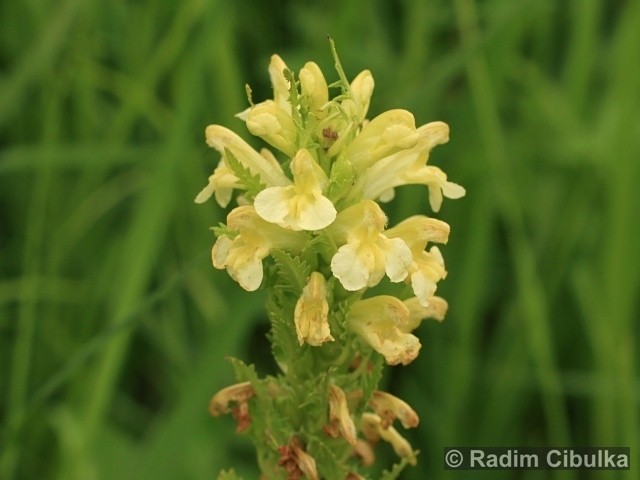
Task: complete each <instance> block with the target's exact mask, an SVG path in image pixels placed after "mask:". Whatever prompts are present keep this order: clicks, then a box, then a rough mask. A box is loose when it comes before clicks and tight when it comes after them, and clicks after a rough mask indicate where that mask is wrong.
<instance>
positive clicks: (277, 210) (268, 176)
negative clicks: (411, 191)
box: [196, 42, 465, 480]
mask: <svg viewBox="0 0 640 480" xmlns="http://www.w3.org/2000/svg"><path fill="white" fill-rule="evenodd" d="M331 47H332V52H333V56H334V59H335V67H336V71H337V74H338V80H337V81H336V82H335V83H333V84H331V85H327V82H326V80H325V77H324V75H323V73H322V71H321V70H320V68H319V67H318V65H316V64H315V63H313V62H308V63H306V64H305V65H304V67H303V68H302V69H301V70H300V71H299V72H298V75H297V76H296V75H295V74H294V72H292V71H291V70H289V69H288V68H287V66H286V65H285V63H284V62H283V61H282V59H281V58H280V57H279V56H277V55H274V56H272V57H271V62H270V64H269V75H270V77H271V83H272V85H273V99H270V100H266V101H264V102H261V103H253V101H252V99H251V91H250V89H249V88H247V92H248V96H249V103H250V107H249V108H248V109H247V110H245V111H244V112H242V113H240V114H238V117H239V118H240V119H242V120H243V121H244V122H245V123H246V126H247V128H248V130H249V132H251V134H253V135H255V136H258V137H260V138H261V139H263V140H264V141H265V142H266V143H268V144H269V145H270V146H271V147H273V149H275V151H276V154H274V153H273V151H272V150H269V149H267V148H264V149H262V150H261V151H260V152H258V151H256V150H254V149H253V148H252V147H251V146H249V145H248V144H247V143H246V142H245V141H244V140H242V139H241V138H240V137H239V136H238V135H236V134H235V133H234V132H232V131H231V130H229V129H227V128H225V127H222V126H220V125H210V126H209V127H207V129H206V140H207V143H208V145H210V146H211V147H213V148H215V149H216V150H217V151H218V152H219V153H220V155H221V158H220V160H219V163H218V166H217V168H216V169H215V170H214V171H213V174H212V175H211V176H210V177H209V183H208V185H207V186H206V187H205V188H204V189H203V190H202V191H201V192H200V194H199V195H198V196H197V198H196V202H197V203H202V202H205V201H206V200H208V199H209V198H210V197H211V196H212V195H213V196H214V197H215V200H216V201H217V202H218V204H219V205H220V206H221V207H227V206H228V205H229V203H230V202H231V200H232V198H233V197H234V194H237V197H236V201H237V204H238V206H237V207H236V208H234V209H233V210H231V212H230V213H229V215H228V216H227V223H226V225H225V224H221V225H220V226H219V227H215V228H213V230H214V232H215V234H216V236H217V240H216V242H215V245H214V246H213V250H212V260H213V266H214V267H216V268H218V269H226V270H227V272H228V273H229V275H230V276H231V277H232V278H233V279H234V280H235V281H237V282H238V284H239V285H240V286H241V287H242V288H244V289H245V290H248V291H254V290H257V289H258V288H264V289H265V290H266V291H267V294H268V300H267V310H268V314H269V318H270V321H271V331H270V334H269V339H270V341H271V344H272V351H273V355H274V357H275V359H276V362H277V364H278V366H279V368H280V373H279V374H278V375H277V376H267V377H266V378H259V377H258V375H257V374H256V372H255V369H254V368H253V366H248V365H245V364H244V363H242V362H241V361H240V360H232V362H233V364H234V366H235V370H236V376H237V379H238V382H239V383H237V384H235V385H231V386H229V387H227V388H225V389H223V390H221V391H220V392H218V393H217V394H216V395H215V396H214V397H213V398H212V400H211V403H210V405H209V410H210V412H211V413H212V414H213V415H214V416H217V415H220V414H224V413H231V414H232V415H233V416H234V418H235V419H236V420H237V422H238V431H239V432H243V433H244V434H245V435H247V436H248V437H250V438H251V440H252V441H253V442H254V444H255V446H256V449H257V458H258V463H259V466H260V469H261V472H262V478H265V479H289V480H294V479H301V478H308V479H321V478H322V479H328V480H339V479H360V478H365V477H364V476H363V475H365V472H366V471H367V466H369V465H371V464H372V463H373V462H374V460H375V456H374V446H375V444H376V443H377V442H379V441H385V442H389V443H390V444H391V446H392V447H393V449H394V450H395V452H396V453H397V455H398V457H399V461H398V463H397V464H396V465H395V466H394V467H393V468H392V469H391V470H389V471H387V472H385V473H384V477H383V478H385V479H393V478H396V477H397V476H398V475H399V473H400V471H401V470H402V469H403V468H404V467H405V466H406V465H407V464H413V465H415V464H416V461H417V460H416V455H417V452H416V451H415V450H414V449H413V448H412V447H411V445H409V443H408V442H407V441H406V440H405V439H404V438H403V437H402V435H401V434H400V433H399V432H398V430H396V427H395V425H396V423H399V424H400V425H402V427H403V428H412V427H416V426H417V425H418V422H419V419H418V416H417V414H416V413H415V411H414V410H413V409H412V408H411V407H410V406H409V405H408V404H407V403H405V402H404V401H403V400H401V399H399V398H397V397H395V396H393V395H391V394H389V393H385V392H382V391H379V390H378V389H377V386H378V382H379V380H380V377H381V372H382V368H383V366H384V364H385V363H386V364H388V365H407V364H409V363H410V362H412V361H413V360H414V359H415V358H416V357H417V356H418V352H419V351H420V346H421V345H420V341H419V339H418V338H417V337H416V336H415V335H413V334H412V333H411V332H412V331H414V329H415V328H416V327H418V325H419V324H420V322H421V321H422V320H423V319H426V318H434V319H436V320H442V319H443V318H444V315H445V313H446V311H447V302H446V301H445V300H444V299H442V298H440V297H438V296H435V295H434V292H435V291H436V286H437V283H438V282H439V281H440V280H442V279H443V278H444V277H445V276H446V273H447V272H446V270H445V266H444V261H443V258H442V255H441V253H440V250H439V249H438V247H436V246H431V245H430V244H433V243H440V244H442V243H446V242H447V239H448V236H449V225H447V224H446V223H444V222H442V221H441V220H437V219H435V218H431V217H427V216H424V215H417V216H413V217H410V218H407V219H405V220H403V221H401V222H400V223H398V224H397V225H394V226H392V227H389V226H388V225H387V216H386V215H385V213H384V211H383V209H382V208H381V206H380V203H385V202H388V201H390V200H391V199H392V198H393V196H394V189H395V188H397V187H401V186H403V185H407V184H422V185H425V186H426V187H427V188H428V192H429V203H430V205H431V209H432V210H433V211H434V212H437V211H438V210H439V209H440V205H441V203H442V199H443V197H448V198H459V197H462V196H463V195H464V193H465V191H464V189H463V188H462V187H461V186H459V185H456V184H455V183H452V182H449V181H448V180H447V176H446V175H445V174H444V172H443V171H442V170H440V169H439V168H438V167H435V166H431V165H428V164H427V160H428V159H429V152H430V151H431V149H432V148H433V147H435V146H436V145H440V144H443V143H446V142H447V141H448V140H449V127H448V126H447V125H446V124H445V123H442V122H431V123H427V124H426V125H423V126H421V127H418V128H416V126H415V120H414V117H413V115H412V114H411V113H410V112H408V111H406V110H389V111H387V112H384V113H382V114H380V115H378V116H377V117H375V118H373V119H371V120H367V111H368V109H369V102H370V99H371V95H372V93H373V89H374V81H373V77H372V75H371V72H369V71H368V70H365V71H363V72H361V73H360V74H359V75H358V76H356V78H355V79H353V80H352V81H351V82H349V81H348V80H347V78H346V76H345V74H344V71H343V69H342V67H341V65H340V62H339V60H338V57H337V54H336V51H335V47H334V45H333V42H331ZM330 90H331V91H335V92H336V93H337V95H336V96H334V97H333V98H331V99H330V98H329V92H330ZM427 247H428V248H427ZM385 277H386V279H385ZM381 281H389V282H393V283H401V282H404V283H405V284H407V285H408V286H410V288H406V289H404V290H406V291H412V292H413V296H411V297H410V298H404V299H400V298H398V297H396V296H391V295H378V296H371V295H367V290H368V289H369V288H370V287H374V286H376V285H377V284H378V283H379V282H381ZM399 290H401V289H399ZM219 478H221V479H234V478H237V477H236V476H235V474H234V473H233V472H226V473H225V472H223V473H221V474H220V477H219Z"/></svg>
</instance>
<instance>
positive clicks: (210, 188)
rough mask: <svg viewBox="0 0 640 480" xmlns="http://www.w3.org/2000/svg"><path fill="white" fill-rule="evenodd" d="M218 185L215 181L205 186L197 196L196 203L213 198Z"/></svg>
mask: <svg viewBox="0 0 640 480" xmlns="http://www.w3.org/2000/svg"><path fill="white" fill-rule="evenodd" d="M215 189H216V186H215V184H213V183H209V184H208V185H207V186H206V187H204V188H203V189H202V190H201V191H200V193H198V195H197V196H196V199H195V200H194V202H196V203H204V202H206V201H207V200H209V199H210V198H211V195H213V192H214V191H215Z"/></svg>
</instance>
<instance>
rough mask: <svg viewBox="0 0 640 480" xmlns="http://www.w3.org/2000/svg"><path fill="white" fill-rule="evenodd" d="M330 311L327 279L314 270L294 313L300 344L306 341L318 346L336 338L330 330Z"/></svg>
mask: <svg viewBox="0 0 640 480" xmlns="http://www.w3.org/2000/svg"><path fill="white" fill-rule="evenodd" d="M328 312H329V304H328V303H327V289H326V280H325V278H324V276H323V275H322V274H321V273H319V272H313V273H312V274H311V276H310V277H309V281H308V282H307V284H306V285H305V287H304V288H303V289H302V296H301V297H300V298H299V299H298V302H297V303H296V308H295V313H294V321H295V325H296V333H297V335H298V342H299V343H300V345H302V344H303V343H305V342H306V343H308V344H309V345H313V346H314V347H318V346H320V345H322V344H323V343H324V342H329V341H331V342H332V341H334V340H335V339H334V338H333V337H332V336H331V333H330V331H329V320H328V317H327V315H328Z"/></svg>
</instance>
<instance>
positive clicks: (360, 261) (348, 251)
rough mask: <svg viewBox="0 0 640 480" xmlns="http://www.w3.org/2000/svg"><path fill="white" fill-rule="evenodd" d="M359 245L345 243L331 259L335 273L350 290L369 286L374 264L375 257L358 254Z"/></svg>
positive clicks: (332, 269)
mask: <svg viewBox="0 0 640 480" xmlns="http://www.w3.org/2000/svg"><path fill="white" fill-rule="evenodd" d="M358 247H359V246H358V245H355V244H346V245H343V246H342V247H340V248H339V249H338V251H337V253H336V254H335V255H334V256H333V258H332V259H331V271H332V272H333V275H334V276H335V277H336V278H337V279H338V280H340V283H341V284H342V286H343V287H344V288H345V289H346V290H349V291H356V290H360V289H361V288H364V287H366V286H367V281H368V280H369V271H370V266H372V264H373V258H371V257H370V256H362V255H359V254H358V253H359V252H358Z"/></svg>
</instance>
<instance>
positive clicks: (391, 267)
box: [381, 238, 413, 282]
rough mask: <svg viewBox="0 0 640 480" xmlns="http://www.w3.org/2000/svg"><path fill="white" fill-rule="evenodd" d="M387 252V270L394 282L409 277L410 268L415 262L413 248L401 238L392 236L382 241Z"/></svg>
mask: <svg viewBox="0 0 640 480" xmlns="http://www.w3.org/2000/svg"><path fill="white" fill-rule="evenodd" d="M381 243H382V245H383V247H382V248H383V249H384V253H385V271H386V273H387V276H388V277H389V279H390V280H391V281H392V282H401V281H402V280H404V279H405V278H406V277H407V274H408V268H409V266H410V265H411V263H412V262H413V256H412V255H411V250H410V249H409V247H408V246H407V244H406V243H405V242H404V241H403V240H401V239H400V238H391V239H387V238H384V240H383V241H382V242H381Z"/></svg>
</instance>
